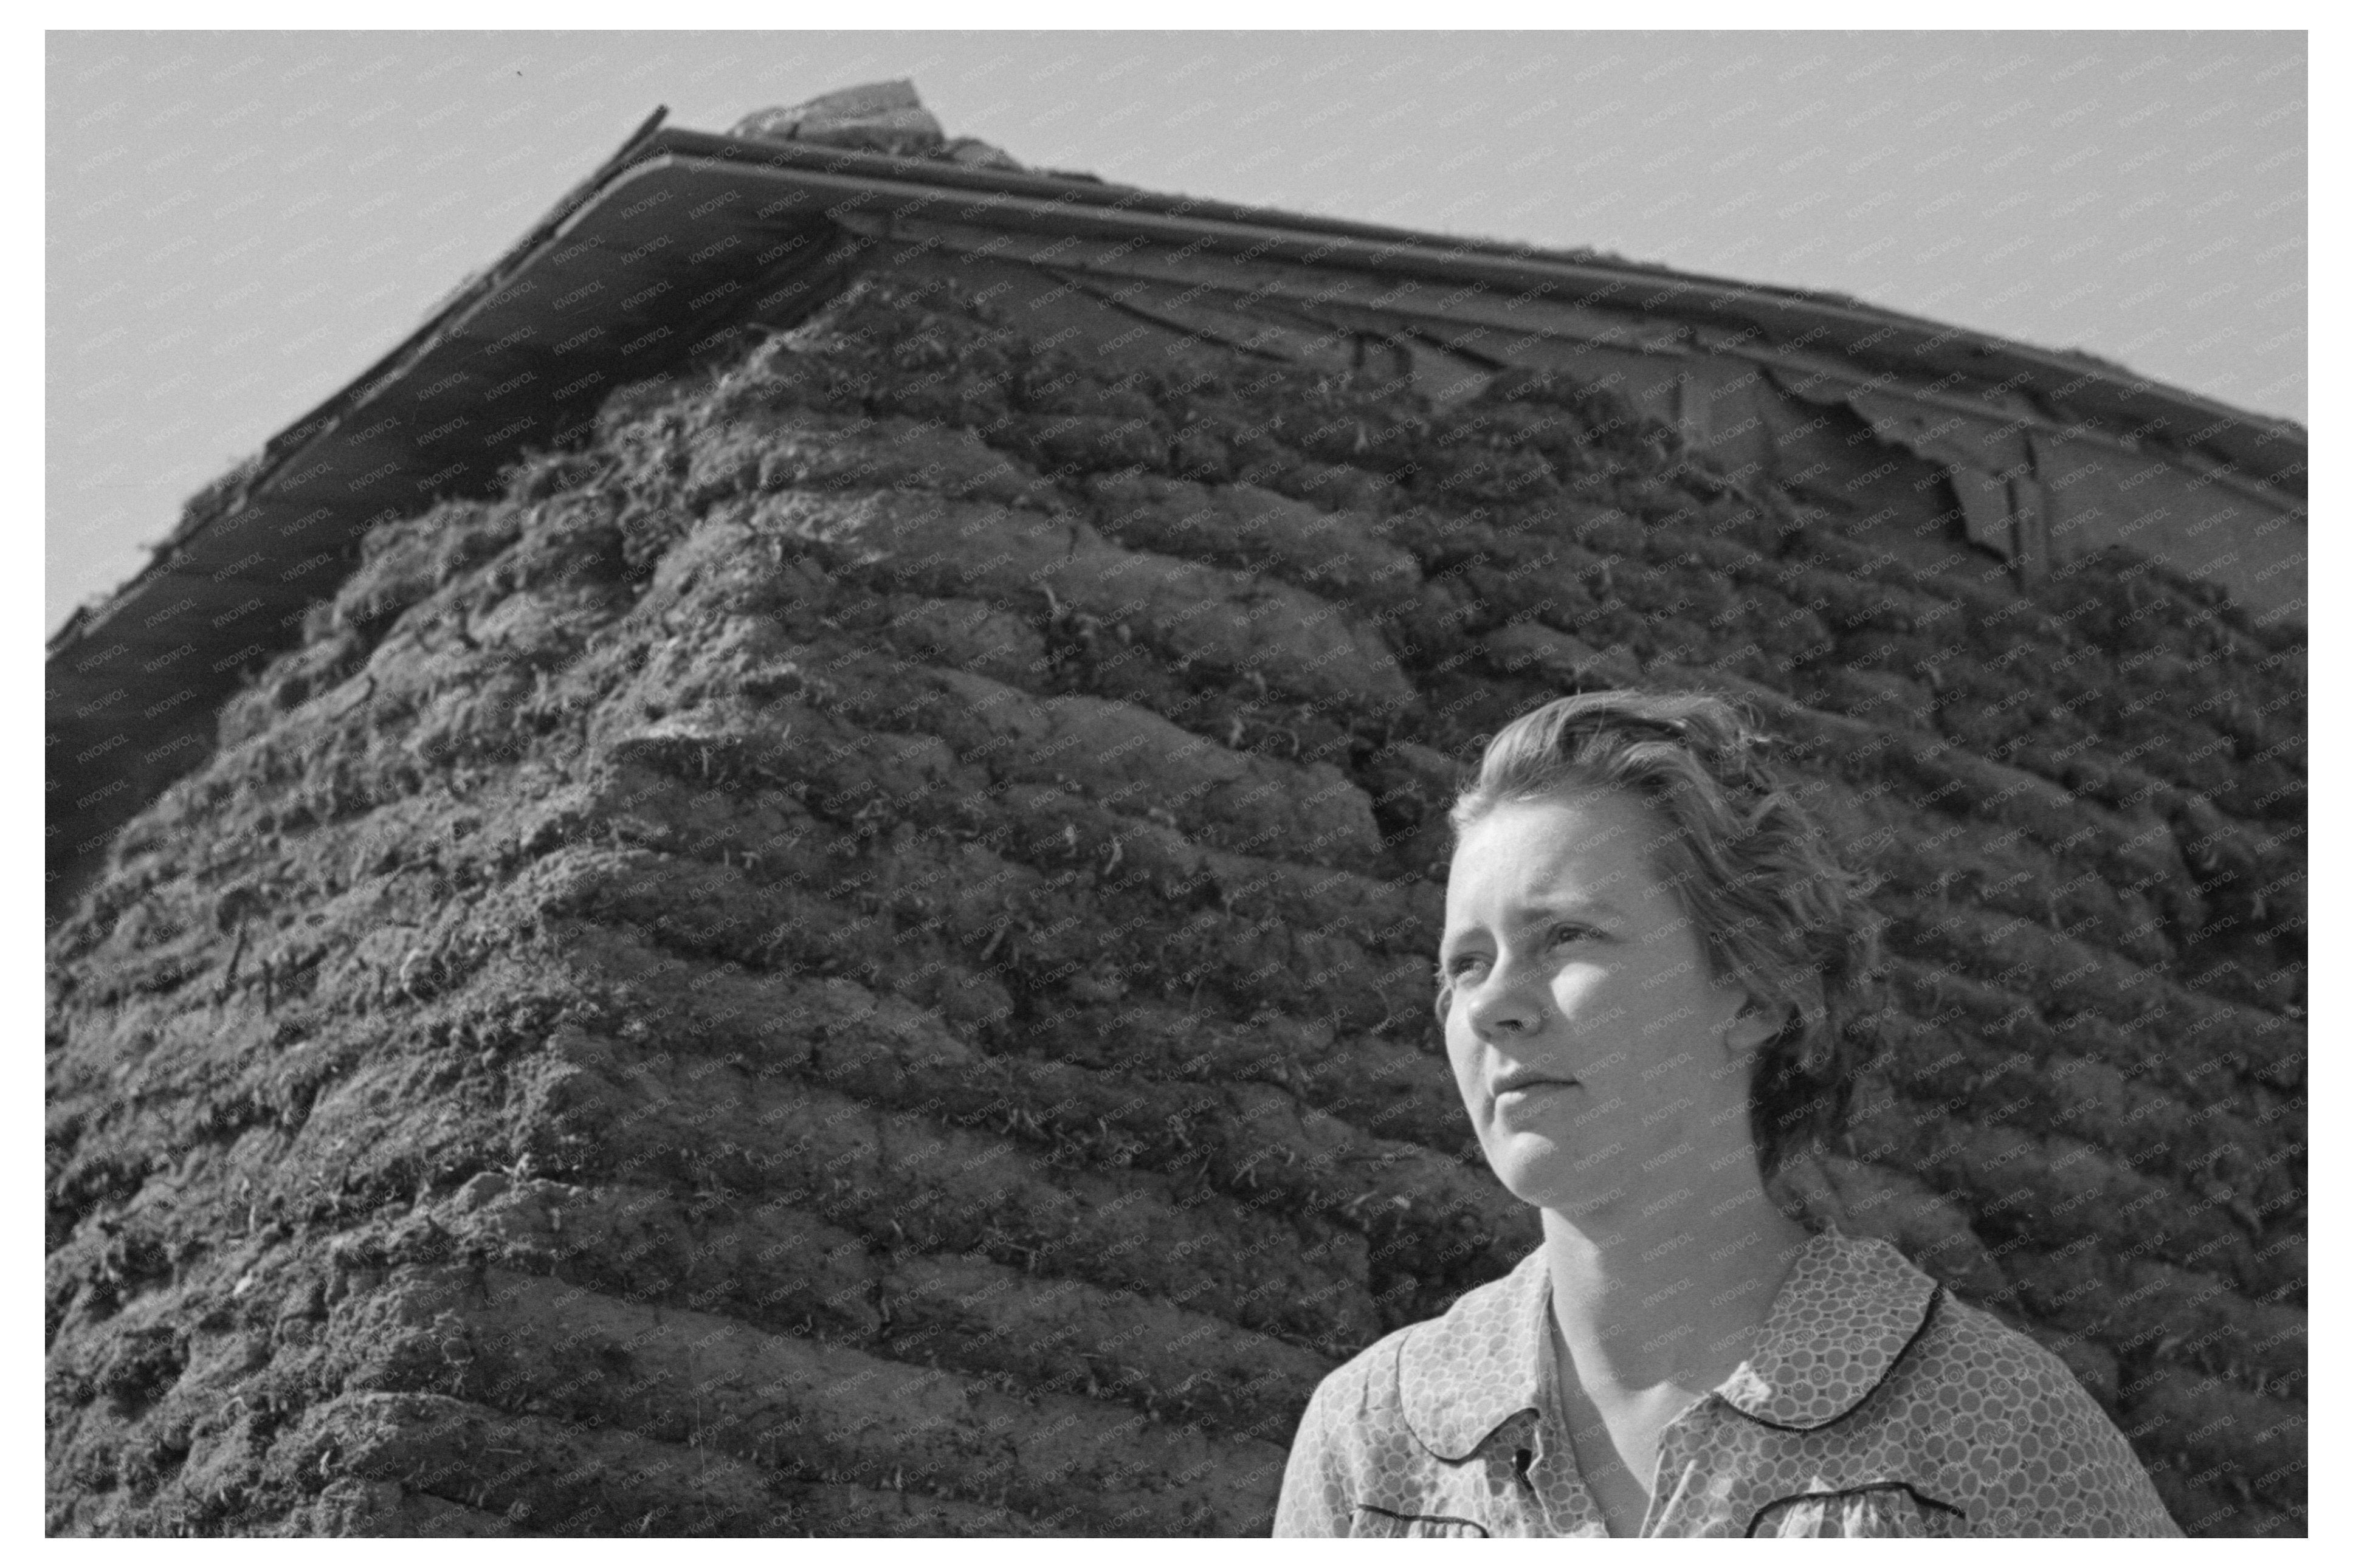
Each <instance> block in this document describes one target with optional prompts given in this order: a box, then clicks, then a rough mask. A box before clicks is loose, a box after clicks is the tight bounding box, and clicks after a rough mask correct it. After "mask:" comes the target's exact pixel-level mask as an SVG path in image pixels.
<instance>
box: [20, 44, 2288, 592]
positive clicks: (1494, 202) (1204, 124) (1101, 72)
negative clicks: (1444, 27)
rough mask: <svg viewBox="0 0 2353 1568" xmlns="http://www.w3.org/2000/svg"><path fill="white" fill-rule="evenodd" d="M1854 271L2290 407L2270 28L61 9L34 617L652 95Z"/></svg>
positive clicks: (1455, 228)
mask: <svg viewBox="0 0 2353 1568" xmlns="http://www.w3.org/2000/svg"><path fill="white" fill-rule="evenodd" d="M893 77H911V78H913V79H914V81H915V83H916V86H917V88H918V89H919V90H920V91H921V92H922V94H923V100H924V101H925V103H926V104H927V105H929V106H930V107H931V109H932V110H933V111H934V113H935V114H937V115H938V116H939V117H940V119H941V121H943V122H944V124H945V125H946V127H947V129H948V131H949V132H950V133H951V134H956V135H971V136H979V137H983V138H985V139H987V140H988V141H991V142H996V143H997V145H999V146H1001V147H1003V148H1004V149H1005V150H1006V151H1008V153H1012V154H1013V155H1014V156H1015V157H1017V158H1019V159H1021V160H1022V161H1023V162H1025V163H1029V164H1031V165H1033V166H1044V167H1051V168H1060V169H1076V170H1087V171H1091V172H1093V173H1096V174H1102V175H1103V177H1104V178H1106V179H1111V180H1115V181H1121V182H1124V183H1127V184H1136V185H1142V186H1145V187H1148V188H1151V189H1155V190H1161V191H1170V192H1181V193H1186V194H1190V195H1202V196H1212V197H1217V198H1219V199H1222V200H1227V201H1234V202H1243V203H1255V204H1263V205H1271V206H1278V207H1284V208H1289V209H1292V210H1294V211H1299V212H1313V213H1320V214H1326V215H1331V216H1342V217H1353V218H1360V219H1365V220H1368V221H1374V222H1380V223H1387V224H1394V225H1398V226H1405V227H1409V228H1417V229H1427V230H1431V231H1435V232H1440V233H1448V234H1458V235H1466V236H1478V237H1492V238H1503V239H1514V240H1525V241H1530V242H1534V243H1535V244H1539V245H1547V246H1559V247H1572V246H1592V247H1599V248H1601V249H1605V250H1609V251H1614V252H1616V253H1618V254H1620V255H1621V256H1625V257H1629V258H1634V259H1639V260H1643V261H1655V262H1661V263H1663V264H1665V265H1668V266H1671V267H1677V268H1685V269H1688V270H1691V271H1695V272H1707V273H1715V274H1720V275H1728V276H1731V277H1736V278H1745V279H1754V280H1757V281H1762V282H1772V283H1787V284H1795V285H1799V286H1803V287H1808V288H1814V289H1831V290H1836V291H1840V292H1844V293H1848V294H1852V295H1855V296H1857V297H1859V298H1861V299H1863V300H1870V301H1871V302H1873V303H1874V304H1879V305H1884V306H1888V307H1891V308H1894V309H1896V310H1907V311H1911V312H1914V313H1915V314H1919V315H1924V316H1928V317H1932V318H1935V319H1937V320H1940V321H1949V322H1953V323H1955V324H1958V325H1962V326H1968V327H1973V328H1977V329H1980V330H1983V331H1991V332H1995V333H1998V334H2000V335H2001V336H2004V337H2009V338H2013V339H2017V340H2021V341H2022V342H2030V343H2035V344H2040V345H2042V346H2046V347H2052V348H2063V347H2075V348H2083V349H2087V350H2089V351H2091V352H2093V353H2098V354H2100V355H2103V356H2105V357H2106V358H2108V359H2112V360H2116V361H2120V362H2122V363H2125V364H2126V365H2128V366H2130V367H2131V368H2133V369H2134V370H2137V371H2139V372H2141V373H2143V374H2149V375H2153V376H2156V377H2158V378H2159V379H2161V380H2164V381H2168V382H2171V383H2173V384H2177V385H2180V386H2184V387H2187V388H2189V389H2191V390H2193V391H2196V392H2200V393H2203V394H2205V395H2208V396H2211V397H2214V398H2218V399H2221V400H2222V401H2224V402H2227V403H2232V404H2235V405H2239V406H2241V407H2244V408H2248V409H2253V410H2255V411H2258V412H2262V413H2266V414H2276V415H2283V416H2287V417H2290V418H2295V419H2299V420H2300V419H2303V418H2304V417H2305V416H2306V380H2305V331H2306V244H2305V238H2306V48H2305V40H2304V35H2302V34H2300V33H2138V34H2129V33H2080V32H2079V33H1819V32H1812V33H1788V34H1772V33H1688V32H1684V33H1659V34H1642V33H1592V32H1582V33H1533V34H1531V33H1492V32H1489V33H1461V34H1449V33H1435V34H1433V33H1252V34H1237V33H1103V34H1091V33H977V34H951V33H858V34H844V33H767V34H762V33H741V32H723V33H645V34H623V33H503V34H502V33H470V34H433V33H411V34H401V33H317V34H312V33H237V34H227V33H224V34H185V33H164V34H132V33H52V34H50V35H48V41H47V150H46V159H47V240H46V244H47V479H48V487H47V505H48V515H47V584H46V586H47V595H46V613H47V626H49V627H50V628H52V629H54V627H55V626H57V625H58V623H59V622H60V621H62V620H63V619H64V618H65V616H66V615H67V613H68V612H69V610H70V609H71V608H72V607H73V605H75V604H76V603H77V602H79V601H81V600H83V599H85V598H89V597H93V596H100V595H103V594H104V593H106V592H107V591H109V590H110V589H111V588H112V587H113V586H114V585H116V584H119V583H120V582H121V581H122V580H123V579H124V578H126V577H128V576H129V575H130V574H132V573H133V572H134V571H136V570H137V569H138V567H139V565H140V564H141V563H142V562H143V561H144V559H145V551H144V550H143V549H142V548H141V546H142V542H153V541H156V540H160V539H161V538H162V537H163V536H164V534H165V533H167V532H168V531H170V529H171V527H172V525H173V523H174V521H175V519H176V518H177V515H178V511H179V507H180V503H181V501H182V500H184V499H185V497H186V496H187V495H188V494H189V493H190V492H191V491H193V490H195V489H197V488H198V487H199V486H201V485H203V484H204V483H205V482H206V480H208V479H212V478H214V477H215V476H216V475H217V474H219V473H220V472H221V471H223V470H224V469H226V468H228V467H229V466H230V465H232V464H233V463H235V462H236V461H237V459H239V458H243V457H244V456H246V455H247V454H248V453H250V452H252V451H253V450H254V449H256V448H257V447H259V446H260V445H261V444H262V443H263V442H264V441H265V440H266V439H268V437H269V436H271V435H272V434H274V433H275V432H276V431H278V430H279V429H280V428H282V427H284V426H286V425H288V424H290V423H291V422H292V421H293V420H294V419H296V418H297V417H299V416H301V415H302V414H303V413H305V412H306V411H308V410H309V409H310V408H311V407H312V406H313V405H316V404H318V403H319V402H321V401H322V399H324V398H326V397H327V396H328V395H331V394H332V393H333V392H334V391H335V390H336V389H337V388H338V387H340V386H342V385H343V384H344V383H345V382H347V381H349V380H351V379H352V378H353V376H354V375H356V374H358V373H359V372H360V371H361V370H362V369H364V367H365V366H366V365H367V364H368V363H371V362H372V361H374V360H375V358H376V357H377V356H378V355H379V354H381V353H384V352H385V350H387V349H389V348H390V347H391V346H392V345H393V344H394V343H395V342H398V341H399V340H400V339H401V338H402V337H404V336H406V334H407V333H408V332H409V331H412V330H413V329H414V328H415V327H416V326H417V324H418V323H419V322H420V321H422V320H423V318H424V317H425V315H426V314H427V311H428V310H430V309H431V307H432V306H433V305H434V303H435V302H436V301H437V300H439V299H440V298H441V297H442V296H443V295H445V294H446V293H448V291H449V290H450V289H452V288H454V287H455V286H456V285H457V284H458V283H459V281H460V280H461V279H463V278H464V277H465V276H466V275H467V273H468V272H469V271H470V270H472V269H474V268H480V267H481V266H484V265H486V264H487V263H488V262H489V261H491V259H492V258H494V257H496V256H497V255H498V254H499V253H500V252H501V250H503V249H504V248H505V247H507V246H508V245H510V244H511V243H512V242H513V241H514V240H515V239H516V238H518V237H520V236H521V234H522V232H523V230H524V229H526V228H527V227H529V226H530V225H531V224H532V223H533V221H534V220H535V219H536V218H537V217H538V216H540V215H541V214H542V213H543V212H544V211H545V210H546V209H547V208H548V207H549V206H550V205H552V204H553V203H554V201H555V199H556V198H557V197H558V196H559V195H562V194H563V193H564V191H565V189H567V188H568V187H569V186H570V185H571V184H573V183H574V182H575V181H576V180H578V179H579V178H580V177H581V176H583V175H585V174H587V173H588V172H589V171H590V170H591V169H592V168H593V167H594V166H595V165H596V163H599V162H601V161H602V160H603V159H604V158H605V157H606V155H607V154H608V153H611V152H612V151H613V149H614V147H615V146H616V145H617V143H618V142H620V141H621V139H622V138H623V137H624V136H625V135H626V134H627V133H628V132H629V131H630V130H631V129H632V128H634V127H635V125H636V124H637V123H638V121H640V120H641V119H643V118H644V117H645V115H646V114H647V113H648V112H649V111H650V110H652V109H653V108H654V106H655V105H657V104H667V105H669V107H670V122H671V123H673V124H676V125H681V126H685V127H689V128H691V129H696V130H709V131H723V130H725V129H726V128H727V127H728V126H729V125H730V124H732V123H733V121H735V120H737V119H738V118H740V117H741V116H742V115H743V114H744V113H746V112H747V111H749V110H754V109H757V108H761V107H765V106H768V105H775V104H786V103H792V102H796V101H798V100H802V99H806V98H809V97H813V96H815V95H816V94H818V93H819V92H824V91H827V90H829V89H834V88H839V87H847V86H849V85H852V84H854V83H857V82H861V81H872V80H879V79H888V78H893Z"/></svg>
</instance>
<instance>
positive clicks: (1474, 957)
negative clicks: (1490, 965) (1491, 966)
mask: <svg viewBox="0 0 2353 1568" xmlns="http://www.w3.org/2000/svg"><path fill="white" fill-rule="evenodd" d="M1486 962H1487V961H1486V960H1485V959H1484V958H1482V957H1481V956H1480V955H1479V954H1477V953H1475V952H1459V953H1456V954H1455V955H1454V956H1453V957H1452V958H1450V959H1448V960H1447V961H1446V973H1448V974H1449V975H1460V974H1461V973H1463V971H1465V970H1467V969H1469V968H1470V967H1471V966H1472V964H1474V963H1486Z"/></svg>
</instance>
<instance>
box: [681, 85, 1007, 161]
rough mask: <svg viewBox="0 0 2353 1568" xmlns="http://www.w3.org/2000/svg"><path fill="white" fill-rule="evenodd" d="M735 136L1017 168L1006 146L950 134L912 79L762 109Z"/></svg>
mask: <svg viewBox="0 0 2353 1568" xmlns="http://www.w3.org/2000/svg"><path fill="white" fill-rule="evenodd" d="M728 134H729V135H731V136H746V137H758V138H761V139H762V140H765V141H770V142H818V143H821V144H822V145H825V146H828V147H856V148H862V149H864V150H866V151H868V152H871V153H890V154H892V156H894V157H900V158H940V159H945V160H946V161H948V162H950V163H965V164H970V165H974V166H976V167H980V168H984V169H1019V168H1020V167H1021V165H1020V164H1019V163H1017V162H1015V161H1014V159H1013V158H1012V157H1011V156H1010V155H1008V153H1006V152H1005V151H1004V150H1003V149H1001V148H997V147H992V146H991V145H989V144H988V143H987V142H983V141H981V140H980V139H979V138H977V137H973V136H958V137H956V138H955V139H954V140H950V139H949V137H948V133H947V132H946V130H945V129H944V128H943V127H942V126H941V124H940V122H939V120H938V118H937V117H936V116H934V114H933V113H932V111H931V110H928V109H925V108H924V107H923V100H922V99H920V98H918V97H917V96H916V95H915V84H914V83H913V82H912V81H907V80H903V79H902V80H899V81H873V82H867V83H865V84H863V85H861V86H859V87H845V88H843V89H840V90H839V91H838V92H828V93H821V94H819V95H818V97H816V98H812V99H810V100H808V101H807V102H806V103H797V104H794V105H792V106H791V107H790V108H787V109H763V110H758V111H756V112H754V113H752V114H747V115H745V116H744V118H743V119H741V120H739V121H736V122H735V124H734V126H733V128H732V129H731V130H730V131H729V132H728Z"/></svg>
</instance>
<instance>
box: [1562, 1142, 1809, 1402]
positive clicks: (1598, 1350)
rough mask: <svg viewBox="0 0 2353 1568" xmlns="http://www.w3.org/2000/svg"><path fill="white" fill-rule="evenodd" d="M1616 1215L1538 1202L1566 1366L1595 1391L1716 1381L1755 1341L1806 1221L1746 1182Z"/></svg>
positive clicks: (1605, 1395) (1693, 1389)
mask: <svg viewBox="0 0 2353 1568" xmlns="http://www.w3.org/2000/svg"><path fill="white" fill-rule="evenodd" d="M1620 1206H1630V1205H1612V1209H1613V1210H1614V1209H1616V1208H1618V1207H1620ZM1625 1217H1632V1216H1621V1215H1618V1214H1615V1213H1613V1212H1612V1211H1611V1210H1604V1211H1601V1212H1599V1213H1595V1214H1590V1215H1578V1216H1577V1217H1575V1218H1571V1217H1569V1216H1567V1215H1560V1214H1557V1213H1555V1212H1554V1211H1552V1210H1550V1209H1546V1210H1545V1211H1544V1229H1545V1255H1546V1268H1547V1269H1548V1270H1549V1272H1550V1274H1551V1276H1552V1310H1553V1321H1554V1322H1555V1324H1556V1326H1557V1327H1558V1329H1559V1331H1560V1336H1561V1342H1562V1343H1563V1344H1564V1345H1566V1346H1567V1351H1568V1354H1569V1357H1570V1360H1571V1362H1572V1363H1573V1364H1574V1373H1573V1375H1575V1376H1576V1378H1577V1382H1578V1383H1579V1384H1582V1385H1583V1386H1584V1388H1585V1390H1586V1391H1587V1392H1588V1394H1590V1395H1591V1396H1592V1397H1593V1398H1595V1399H1596V1400H1597V1401H1607V1400H1609V1399H1610V1398H1613V1397H1631V1396H1634V1395H1637V1394H1641V1393H1642V1392H1643V1391H1646V1390H1651V1389H1660V1388H1662V1387H1663V1386H1665V1385H1668V1384H1672V1385H1674V1386H1676V1387H1679V1388H1682V1389H1684V1390H1686V1391H1688V1392H1690V1393H1693V1394H1698V1393H1702V1392H1704V1391H1705V1390H1707V1389H1710V1388H1713V1387H1715V1385H1716V1384H1719V1383H1721V1382H1723V1381H1724V1379H1725V1378H1726V1377H1728V1376H1730V1375H1731V1374H1732V1373H1733V1372H1734V1371H1735V1370H1736V1368H1738V1366H1739V1365H1740V1363H1742V1362H1743V1361H1745V1360H1746V1359H1747V1357H1748V1355H1749V1354H1750V1352H1752V1351H1753V1350H1754V1349H1755V1342H1756V1337H1757V1331H1758V1330H1760V1329H1761V1328H1762V1327H1763V1326H1764V1322H1765V1319H1766V1316H1767V1313H1768V1312H1770V1310H1772V1305H1773V1298H1774V1296H1775V1295H1776V1294H1777V1293H1778V1291H1779V1290H1780V1288H1781V1282H1782V1281H1783V1280H1784V1279H1787V1278H1788V1272H1789V1268H1790V1266H1791V1265H1792V1264H1793V1263H1795V1262H1796V1261H1797V1257H1798V1253H1799V1250H1801V1249H1802V1248H1803V1247H1805V1245H1806V1243H1807V1242H1808V1241H1809V1240H1810V1239H1811V1236H1810V1233H1809V1232H1808V1231H1807V1230H1806V1228H1805V1227H1804V1226H1800V1225H1799V1224H1798V1223H1797V1222H1796V1221H1795V1220H1793V1219H1791V1218H1789V1217H1788V1215H1785V1214H1783V1213H1782V1212H1781V1211H1780V1210H1779V1209H1778V1208H1777V1207H1776V1206H1774V1205H1773V1202H1772V1200H1771V1199H1769V1198H1767V1196H1766V1195H1765V1192H1764V1189H1763V1187H1762V1186H1761V1185H1757V1184H1751V1185H1750V1186H1749V1187H1748V1188H1747V1189H1746V1191H1745V1192H1738V1193H1735V1194H1731V1196H1730V1197H1728V1198H1727V1197H1726V1196H1725V1195H1724V1194H1721V1193H1718V1194H1713V1195H1711V1196H1708V1197H1702V1196H1700V1195H1699V1194H1693V1195H1691V1196H1688V1197H1685V1198H1683V1199H1680V1200H1677V1201H1675V1202H1672V1203H1669V1204H1666V1205H1656V1204H1653V1205H1650V1208H1649V1212H1647V1213H1644V1214H1642V1215H1640V1216H1639V1219H1638V1221H1637V1222H1636V1223H1633V1224H1621V1223H1620V1220H1621V1218H1625ZM1562 1370H1563V1372H1564V1373H1568V1372H1569V1371H1570V1369H1569V1368H1567V1367H1565V1368H1563V1369H1562Z"/></svg>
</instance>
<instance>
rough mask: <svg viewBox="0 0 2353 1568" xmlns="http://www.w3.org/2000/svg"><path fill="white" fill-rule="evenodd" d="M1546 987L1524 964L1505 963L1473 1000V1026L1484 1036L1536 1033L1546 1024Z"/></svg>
mask: <svg viewBox="0 0 2353 1568" xmlns="http://www.w3.org/2000/svg"><path fill="white" fill-rule="evenodd" d="M1545 1005H1546V1004H1545V993H1544V987H1543V985H1542V984H1539V982H1538V977H1537V976H1535V975H1534V974H1532V973H1529V972H1528V970H1527V968H1526V966H1525V965H1524V964H1510V963H1505V964H1504V965H1501V966H1499V967H1498V968H1496V969H1495V970H1494V972H1493V973H1490V974H1489V975H1488V976H1487V981H1486V984H1483V985H1482V986H1480V987H1479V990H1478V994H1476V995H1475V996H1473V997H1472V999H1471V1026H1472V1028H1473V1029H1476V1030H1477V1031H1478V1032H1479V1033H1480V1034H1481V1035H1482V1036H1484V1035H1492V1034H1496V1033H1498V1032H1509V1033H1515V1034H1518V1035H1523V1036H1525V1035H1529V1034H1533V1033H1535V1031H1536V1030H1537V1029H1538V1028H1540V1027H1542V1026H1543V1024H1544V1015H1545Z"/></svg>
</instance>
